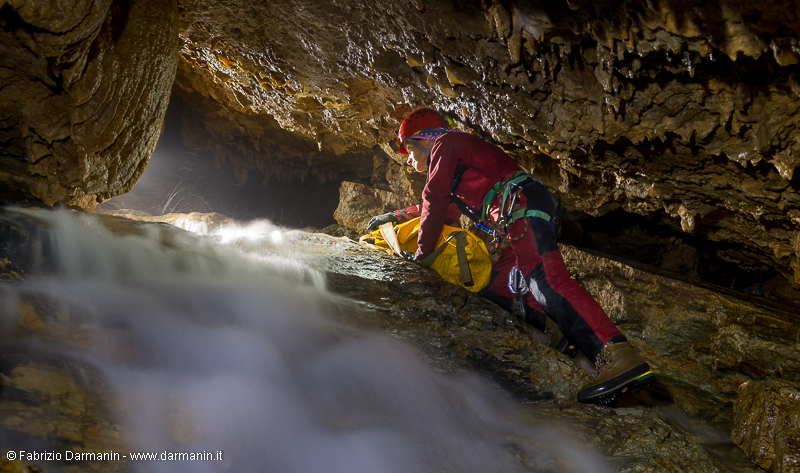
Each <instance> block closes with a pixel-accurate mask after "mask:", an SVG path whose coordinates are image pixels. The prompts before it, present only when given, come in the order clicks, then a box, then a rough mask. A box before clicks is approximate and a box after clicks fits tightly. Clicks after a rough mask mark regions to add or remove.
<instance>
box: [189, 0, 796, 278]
mask: <svg viewBox="0 0 800 473" xmlns="http://www.w3.org/2000/svg"><path fill="white" fill-rule="evenodd" d="M798 17H800V12H798V11H797V9H796V8H794V7H793V6H791V5H790V4H787V3H782V2H768V3H766V4H763V5H759V6H755V5H751V4H744V3H741V2H734V1H723V2H717V3H712V4H709V3H707V2H689V3H682V4H680V5H677V4H676V5H662V4H659V5H658V6H656V5H651V4H646V5H645V4H641V2H636V1H629V2H627V1H626V2H623V3H622V4H619V3H614V2H607V1H601V2H587V1H572V0H569V1H565V2H543V1H538V0H519V1H513V2H503V3H499V2H493V3H491V2H487V3H482V4H478V3H465V2H457V1H450V0H435V1H428V2H424V4H423V3H418V4H415V3H402V4H398V3H397V2H391V1H388V0H379V1H375V2H367V3H365V2H359V1H352V2H338V1H337V2H333V1H323V2H320V1H316V0H313V1H312V0H290V1H286V2H282V3H281V7H280V8H272V7H271V6H263V7H261V6H258V5H253V4H250V3H247V2H241V1H237V0H230V1H226V2H210V1H206V0H193V1H190V2H184V3H182V11H181V18H182V23H181V29H182V33H181V46H180V50H181V53H180V54H181V65H180V70H179V73H178V80H177V83H178V84H179V85H180V90H182V91H195V92H197V93H199V94H200V95H202V96H203V97H206V98H208V99H210V100H212V101H214V102H216V103H217V104H218V106H217V107H218V109H219V112H218V116H219V117H223V116H224V117H225V121H227V122H236V123H237V125H236V126H237V127H238V129H237V130H236V131H235V132H234V133H233V134H231V133H229V132H228V131H227V130H230V128H231V126H230V125H227V124H226V123H224V122H221V121H220V120H208V119H206V120H204V121H203V123H202V124H199V125H197V129H205V130H206V131H207V133H206V134H207V135H210V136H212V137H213V138H214V140H215V141H216V144H213V143H210V142H209V141H208V140H207V139H205V138H204V139H195V138H193V139H191V142H193V143H199V144H201V146H203V148H204V149H206V150H209V152H212V153H213V152H214V151H213V150H214V148H215V147H217V146H218V147H219V153H220V155H224V156H226V158H225V159H231V160H236V159H239V158H237V157H236V156H232V153H230V152H229V151H228V150H229V149H236V150H238V151H239V152H240V153H241V154H244V155H245V158H244V159H239V161H238V166H239V167H240V168H241V169H242V170H244V169H259V170H270V169H272V166H273V165H279V166H280V167H279V169H278V168H276V170H274V171H272V170H270V171H268V172H280V173H285V174H286V175H297V176H303V175H305V173H306V171H303V170H302V167H301V166H297V165H295V164H294V163H292V164H289V162H290V161H291V159H289V157H288V156H287V155H286V153H278V154H274V153H273V151H269V152H268V153H263V152H262V151H261V150H263V149H264V146H263V144H262V143H261V141H259V140H262V141H263V138H258V139H256V138H255V137H261V136H264V126H262V125H259V124H256V122H258V123H264V122H265V121H269V120H274V121H275V124H276V125H277V127H280V128H281V129H283V130H286V131H290V132H292V133H293V134H295V135H296V136H298V137H301V138H300V139H302V140H306V141H308V142H309V143H310V142H316V143H317V144H318V146H319V149H320V153H319V154H314V153H312V152H310V151H309V152H305V151H304V152H303V154H304V157H305V158H306V159H307V160H308V165H309V166H311V168H312V169H311V171H310V172H311V173H312V174H313V173H314V172H315V169H316V168H315V167H314V165H315V164H317V165H319V166H324V167H325V168H326V169H329V170H331V172H333V170H334V169H335V166H334V165H332V164H331V163H332V161H331V159H333V156H336V155H339V156H342V160H341V161H342V163H352V162H353V160H354V159H355V160H356V161H359V162H360V163H361V165H365V164H366V162H367V161H366V159H365V157H366V156H368V155H372V154H373V153H374V152H375V149H376V147H377V146H381V147H382V149H383V151H385V152H386V153H387V155H388V156H385V157H384V158H383V159H384V160H389V159H391V160H395V161H397V162H402V157H400V156H399V155H394V154H393V153H390V152H389V149H388V147H387V146H386V145H385V143H386V142H387V140H388V139H390V138H392V137H393V135H394V133H395V132H396V129H397V126H398V124H399V120H400V119H402V117H403V116H404V115H405V114H406V113H407V112H408V111H409V110H410V109H411V107H413V106H417V105H422V104H426V105H431V106H435V107H438V108H440V109H443V110H446V111H448V112H450V113H451V114H453V115H454V116H455V117H456V118H457V120H458V121H459V122H460V126H461V127H462V128H463V129H465V130H470V131H472V132H475V133H478V134H481V135H483V136H485V137H487V138H489V139H491V140H493V141H494V142H496V143H498V144H499V145H501V146H503V147H505V148H506V149H508V150H509V152H511V154H512V155H513V156H514V158H515V159H517V160H518V161H519V162H520V163H522V164H523V165H524V166H525V167H527V168H528V169H532V170H533V171H534V172H535V173H537V174H544V176H543V178H544V179H545V181H546V182H547V183H548V184H549V185H551V186H553V187H555V188H558V189H560V190H562V191H563V192H565V194H566V198H565V200H566V204H567V205H568V206H569V207H570V208H571V209H573V210H574V211H576V212H580V213H582V214H584V215H592V216H601V215H605V214H607V213H609V212H610V211H613V210H615V209H623V210H625V211H626V212H629V213H635V214H641V215H648V216H650V217H651V218H653V219H654V220H658V221H660V222H661V223H662V224H664V225H668V226H670V227H672V228H674V229H677V230H680V231H682V232H685V233H688V234H692V235H696V236H699V237H701V238H703V239H706V240H709V241H712V242H716V241H720V242H726V244H732V245H734V246H735V253H733V252H728V253H725V252H724V251H723V250H722V249H720V250H719V251H720V253H721V254H722V253H725V255H723V256H726V257H728V258H729V259H730V260H731V261H734V260H735V261H736V262H737V263H736V264H740V265H742V266H745V267H749V268H760V267H763V266H765V265H766V266H767V267H774V268H775V269H776V270H777V271H778V272H779V273H780V274H781V275H782V277H784V278H785V279H786V280H788V281H791V282H792V284H794V286H800V279H798V276H797V275H798V274H800V272H798V271H797V268H798V263H797V261H798V249H797V245H796V244H795V243H794V242H795V240H796V238H795V237H796V234H797V233H798V221H797V219H798V216H800V208H798V205H799V204H800V200H798V198H797V197H796V193H797V190H798V186H797V182H796V181H797V179H796V178H795V174H794V169H795V168H796V166H797V164H798V161H797V160H796V159H795V158H793V156H795V155H797V153H798V151H799V150H800V148H798V147H797V146H798V145H797V143H798V140H797V133H798V130H797V126H796V121H797V120H796V117H797V113H798V110H800V107H798V101H797V98H796V97H797V90H800V89H798V84H797V81H796V80H795V78H794V76H793V75H792V72H791V67H793V66H792V65H793V64H795V62H796V61H797V60H798V57H797V56H798V55H797V53H796V52H794V51H795V49H796V48H795V46H796V44H797V42H798V28H797V26H796V25H797V24H798V22H797V21H796V20H797V19H798ZM387 19H391V21H387ZM776 31H779V32H780V33H779V34H775V33H774V32H776ZM793 48H794V49H793ZM343 52H344V53H343ZM182 93H183V92H182ZM200 102H202V103H203V105H199V103H200ZM193 103H198V105H196V110H205V109H207V108H208V107H207V105H205V103H206V101H205V100H203V101H201V100H194V101H193ZM202 115H203V116H205V117H208V116H209V114H208V113H207V112H203V113H202ZM192 136H194V137H198V136H200V134H197V133H194V134H193V135H192ZM246 137H249V138H250V140H248V139H247V138H246ZM305 148H308V147H307V146H305ZM326 153H327V154H326ZM234 154H235V153H234ZM262 155H263V156H262ZM270 155H271V156H272V157H271V156H270ZM345 156H346V157H345ZM359 156H364V157H361V158H359ZM301 160H302V158H301ZM242 172H244V171H242ZM326 172H327V171H326ZM326 176H327V174H326ZM385 190H392V191H393V192H395V193H401V194H402V193H404V192H403V191H402V190H401V189H399V188H396V187H392V188H391V189H385ZM417 198H418V196H417ZM729 253H730V254H735V255H736V256H730V255H729ZM684 259H685V258H684V257H682V256H681V257H680V260H684ZM678 264H682V263H678Z"/></svg>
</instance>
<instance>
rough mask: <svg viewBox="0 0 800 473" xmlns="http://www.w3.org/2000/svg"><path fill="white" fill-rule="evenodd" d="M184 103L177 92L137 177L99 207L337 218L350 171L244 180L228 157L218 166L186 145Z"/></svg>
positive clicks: (312, 222) (319, 222)
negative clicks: (326, 177)
mask: <svg viewBox="0 0 800 473" xmlns="http://www.w3.org/2000/svg"><path fill="white" fill-rule="evenodd" d="M182 106H183V104H182V102H181V100H180V99H179V98H177V97H176V96H174V95H173V97H172V100H171V102H170V106H169V108H168V109H167V115H166V117H165V119H164V129H163V132H162V134H161V138H160V140H159V142H158V145H157V146H156V149H155V152H154V153H153V156H152V158H151V159H150V164H149V165H148V166H147V170H146V171H145V173H144V174H143V175H142V178H141V179H140V180H139V182H137V183H136V185H135V186H134V188H133V189H132V190H131V191H130V192H128V193H126V194H123V195H120V196H117V197H114V198H112V199H110V200H108V201H106V202H104V203H103V204H101V205H100V207H99V208H101V209H106V210H118V209H129V210H139V211H142V212H146V213H148V214H151V215H163V214H167V213H188V212H218V213H221V214H224V215H226V216H228V217H231V218H234V219H237V220H243V221H247V220H253V219H267V220H270V221H271V222H273V223H275V224H277V225H281V226H284V227H291V228H301V227H316V228H324V227H326V226H328V225H332V224H335V223H336V221H335V220H334V218H333V212H334V210H336V207H337V205H338V203H339V183H340V182H341V180H346V179H347V178H348V177H350V176H349V175H347V174H346V173H343V174H342V175H341V176H340V179H339V180H334V181H327V182H324V183H320V182H319V181H317V180H316V179H314V178H308V179H305V180H304V181H300V180H290V181H279V180H277V179H276V178H275V177H274V176H269V177H266V178H265V176H264V175H263V174H261V173H260V172H258V171H252V172H250V173H249V174H248V176H247V182H246V183H245V184H244V185H242V184H240V183H239V182H238V180H237V178H236V176H235V173H234V167H233V165H232V164H231V163H230V162H227V161H226V162H225V163H224V164H223V165H222V166H220V167H215V164H214V156H213V155H210V154H207V153H206V152H204V151H203V150H201V149H189V148H187V147H186V146H184V144H183V141H182V139H181V127H182V121H181V113H182Z"/></svg>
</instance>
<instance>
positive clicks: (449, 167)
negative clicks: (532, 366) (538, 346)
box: [396, 132, 620, 360]
mask: <svg viewBox="0 0 800 473" xmlns="http://www.w3.org/2000/svg"><path fill="white" fill-rule="evenodd" d="M521 170H522V168H521V167H520V166H519V165H518V164H517V163H515V162H514V161H513V160H512V159H511V158H510V157H509V156H508V155H507V154H505V153H504V152H503V151H502V150H500V149H499V148H497V147H495V146H493V145H492V144H490V143H488V142H486V141H484V140H483V139H481V138H479V137H477V136H473V135H470V134H467V133H458V132H449V133H445V134H444V135H442V136H441V137H439V138H438V139H437V140H436V141H435V142H434V145H433V149H432V150H431V157H430V160H429V162H428V182H427V183H426V185H425V188H424V189H423V191H422V200H423V202H422V205H421V206H419V205H418V206H414V207H409V208H407V209H403V210H398V211H396V213H397V216H398V219H399V221H400V222H403V221H405V220H408V219H411V218H414V217H417V216H421V217H422V218H421V221H420V229H419V237H418V243H419V250H418V251H417V254H416V259H417V260H418V261H420V260H422V259H424V258H425V256H427V255H429V254H430V253H432V252H433V250H435V249H436V243H437V241H438V239H439V235H440V234H441V232H442V227H443V225H444V223H445V221H447V222H448V223H449V222H451V221H454V220H456V219H457V218H458V216H459V214H460V211H459V210H458V207H457V206H456V205H454V204H451V197H450V195H451V193H452V194H453V195H454V196H455V197H458V198H459V199H461V200H462V201H463V202H464V204H466V205H467V206H468V207H469V208H470V209H472V210H473V211H474V212H475V213H477V214H478V215H480V214H481V211H482V207H483V203H484V199H485V197H486V195H487V193H488V192H489V191H490V190H491V189H492V187H493V186H494V185H495V183H497V182H501V181H503V180H507V179H508V178H509V176H511V175H512V174H514V173H515V172H518V171H521ZM457 176H460V177H458V179H457V180H456V178H457ZM454 185H455V187H454ZM521 189H522V192H521V196H520V200H519V201H518V202H519V205H521V206H522V207H523V208H527V209H528V210H540V211H542V212H545V213H547V214H549V215H551V216H553V215H555V212H556V206H557V202H556V199H555V198H554V197H553V196H552V194H550V192H549V191H548V190H547V188H546V187H544V186H543V185H541V184H540V183H538V182H535V181H533V180H531V181H528V182H527V183H524V184H523V185H522V188H521ZM499 200H500V199H499V197H496V198H495V200H494V202H492V204H491V206H490V209H489V219H490V220H491V223H497V221H498V219H499V213H500V209H499V205H500V204H499V202H498V201H499ZM526 220H527V224H528V225H526V222H525V221H526ZM526 227H527V228H526ZM520 235H522V236H521V237H520ZM508 236H509V238H510V239H511V245H510V246H509V247H508V248H507V249H506V251H504V252H503V254H502V255H501V256H500V259H499V260H498V261H497V263H495V265H494V267H493V271H492V273H493V274H492V276H493V277H492V282H491V283H490V284H489V286H488V287H487V288H486V289H484V290H483V291H481V294H482V295H484V296H485V297H487V298H488V299H490V300H493V301H494V302H496V303H497V304H498V305H500V306H501V307H504V308H505V309H507V310H511V308H512V307H513V301H514V298H515V297H516V296H515V295H514V294H513V293H512V292H511V291H510V289H509V288H508V273H509V272H510V270H511V268H513V267H514V266H518V267H519V269H520V270H521V272H522V274H523V275H524V276H525V281H526V282H527V283H528V284H529V286H530V288H531V292H530V293H528V295H527V296H526V302H527V305H528V306H529V307H530V308H531V309H533V311H529V312H531V316H530V317H529V321H528V322H529V323H531V324H532V325H534V326H536V327H537V328H539V329H542V328H544V318H543V317H544V316H545V314H546V315H547V316H550V317H551V318H552V319H553V320H555V321H556V323H558V326H559V328H560V329H561V331H562V332H563V333H564V335H565V336H566V337H567V338H568V339H569V340H570V341H571V342H572V343H574V344H575V345H576V346H577V347H578V348H579V349H580V350H581V351H582V352H583V353H584V354H585V355H586V356H587V357H589V359H591V360H593V359H595V357H596V356H597V354H598V353H599V352H600V349H601V348H602V346H603V345H604V344H605V343H606V342H608V341H609V340H610V339H611V338H612V337H614V336H616V335H620V332H619V330H618V329H617V327H616V326H615V325H614V323H613V322H611V320H610V319H609V318H608V316H607V315H606V313H605V312H604V311H603V309H602V308H601V307H600V305H599V304H598V303H597V301H595V300H594V299H593V298H592V296H591V295H590V294H589V293H588V292H587V291H586V290H585V289H584V288H583V287H581V286H580V284H578V282H577V281H575V280H574V279H572V277H571V276H570V274H569V271H568V270H567V267H566V265H565V264H564V260H563V258H562V256H561V252H560V251H559V249H558V245H557V243H556V239H557V237H556V234H555V231H554V229H553V227H552V225H551V223H550V222H548V221H546V220H544V219H541V218H537V217H522V218H519V219H518V220H516V221H515V222H514V223H513V224H512V225H511V226H510V227H509V228H508Z"/></svg>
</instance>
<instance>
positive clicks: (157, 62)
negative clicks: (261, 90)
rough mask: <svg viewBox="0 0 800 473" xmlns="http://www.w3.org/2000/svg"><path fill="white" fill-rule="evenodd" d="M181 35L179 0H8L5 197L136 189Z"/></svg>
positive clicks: (1, 80)
mask: <svg viewBox="0 0 800 473" xmlns="http://www.w3.org/2000/svg"><path fill="white" fill-rule="evenodd" d="M177 42H178V17H177V2H176V1H175V0H138V1H123V0H61V1H51V2H26V1H20V0H11V1H5V0H3V1H0V71H2V74H1V75H0V142H2V143H3V144H4V146H3V148H2V150H0V197H1V198H2V199H3V200H4V201H6V202H9V201H25V200H28V201H40V202H43V203H45V204H48V205H53V204H64V205H71V206H77V207H82V208H86V209H92V208H93V207H94V206H95V205H97V202H98V201H103V200H105V199H108V198H109V197H111V196H114V195H117V194H120V193H124V192H127V191H128V190H130V189H131V188H132V187H133V185H134V184H135V183H136V181H137V179H138V178H139V176H140V175H141V174H142V172H144V169H145V167H146V166H147V162H148V160H149V158H150V155H151V154H152V152H153V149H154V148H155V145H156V142H157V140H158V134H159V128H160V126H161V121H162V119H163V116H164V112H165V110H166V107H167V101H168V98H169V93H170V90H171V87H172V82H173V81H174V77H175V70H176V68H177V59H178V55H177Z"/></svg>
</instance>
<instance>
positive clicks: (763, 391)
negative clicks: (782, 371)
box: [732, 379, 800, 472]
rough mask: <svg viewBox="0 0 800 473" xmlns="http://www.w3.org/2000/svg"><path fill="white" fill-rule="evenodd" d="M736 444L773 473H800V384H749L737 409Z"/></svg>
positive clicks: (744, 386)
mask: <svg viewBox="0 0 800 473" xmlns="http://www.w3.org/2000/svg"><path fill="white" fill-rule="evenodd" d="M733 413H734V422H735V427H734V430H733V433H732V438H733V441H734V442H735V443H736V444H737V445H739V446H740V447H742V449H743V450H744V451H745V452H747V454H748V455H749V456H750V458H752V459H753V461H754V462H755V463H757V464H758V465H759V466H760V467H762V468H764V469H765V470H767V471H771V472H790V471H800V436H799V435H798V432H800V384H798V383H792V382H788V381H785V380H776V379H766V380H759V381H747V382H745V383H742V385H741V386H739V396H738V397H737V398H736V403H735V404H734V407H733Z"/></svg>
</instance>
